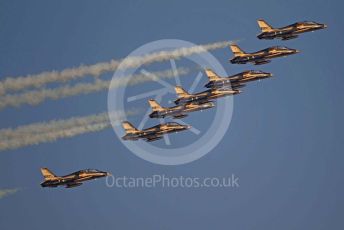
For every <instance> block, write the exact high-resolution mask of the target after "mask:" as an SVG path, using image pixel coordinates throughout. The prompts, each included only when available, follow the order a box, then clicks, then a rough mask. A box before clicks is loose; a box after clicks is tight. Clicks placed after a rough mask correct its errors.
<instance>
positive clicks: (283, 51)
mask: <svg viewBox="0 0 344 230" xmlns="http://www.w3.org/2000/svg"><path fill="white" fill-rule="evenodd" d="M230 49H231V50H232V52H233V54H234V58H232V59H231V60H230V62H231V63H232V64H246V63H248V62H253V63H254V64H255V65H262V64H266V63H269V62H270V60H269V59H272V58H276V57H283V56H287V55H291V54H296V53H299V52H300V51H298V50H296V49H290V48H287V47H283V46H273V47H269V48H266V49H263V50H260V51H258V52H255V53H245V52H244V51H242V50H241V49H240V48H239V46H237V45H236V44H231V45H230Z"/></svg>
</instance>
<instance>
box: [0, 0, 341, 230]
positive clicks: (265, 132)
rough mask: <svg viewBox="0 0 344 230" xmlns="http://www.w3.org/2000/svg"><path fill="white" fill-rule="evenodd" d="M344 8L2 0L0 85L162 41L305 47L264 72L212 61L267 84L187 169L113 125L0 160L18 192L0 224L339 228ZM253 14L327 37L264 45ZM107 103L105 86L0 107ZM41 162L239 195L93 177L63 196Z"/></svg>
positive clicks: (96, 107) (37, 117)
mask: <svg viewBox="0 0 344 230" xmlns="http://www.w3.org/2000/svg"><path fill="white" fill-rule="evenodd" d="M343 7H344V4H343V3H342V1H339V0H337V1H335V0H333V1H325V0H323V1H319V0H313V1H296V0H291V1H281V0H279V1H265V0H261V1H228V0H227V1H213V2H211V3H210V1H199V0H197V1H196V0H195V1H164V3H162V1H136V0H135V1H133V0H129V1H123V2H122V3H119V1H117V2H115V1H106V0H100V1H91V0H84V1H66V0H61V1H43V0H41V1H38V0H34V1H17V0H14V1H13V0H11V1H6V0H2V1H1V2H0V35H1V36H0V54H1V55H0V78H4V77H6V76H17V75H25V74H30V73H39V72H41V71H45V70H52V69H55V70H61V69H63V68H66V67H72V66H78V65H79V64H81V63H84V64H93V63H97V62H100V61H107V60H110V59H112V58H122V57H125V56H126V55H127V54H129V53H130V52H131V51H133V50H134V49H136V48H137V47H139V46H141V45H143V44H145V43H147V42H151V41H154V40H157V39H166V38H176V39H182V40H187V41H190V42H193V43H197V44H203V43H208V42H214V41H222V40H231V39H240V46H241V47H242V48H243V49H244V50H247V51H255V50H258V49H263V48H266V47H267V46H270V45H277V44H283V45H286V46H288V47H291V48H296V49H299V50H301V51H302V52H301V53H300V54H297V55H294V56H290V57H287V58H281V59H278V60H277V59H276V60H273V61H272V63H270V64H268V65H265V66H260V67H253V66H251V65H248V66H236V65H231V64H229V63H228V62H227V61H228V59H229V58H230V57H231V56H232V54H231V53H230V52H229V50H228V49H220V50H216V51H214V52H212V53H213V54H214V55H215V56H216V57H217V58H218V59H219V60H220V61H221V62H222V63H223V65H224V67H225V69H226V70H227V72H228V73H232V74H234V73H237V72H239V71H242V70H245V69H252V68H253V69H262V70H264V71H269V72H272V73H274V75H275V78H274V79H269V80H266V81H261V82H259V83H253V84H251V85H249V86H248V87H246V88H245V90H244V93H243V94H241V95H239V96H236V97H235V99H234V100H235V105H234V114H233V120H232V123H231V126H230V129H229V130H228V132H227V134H226V136H225V137H224V139H223V140H222V141H221V142H220V144H219V145H218V146H217V147H216V148H215V149H214V150H213V151H212V152H211V153H209V154H208V155H206V156H205V157H203V158H201V159H200V160H198V161H195V162H192V163H190V164H186V165H181V166H172V167H167V166H159V165H155V164H151V163H149V162H146V161H144V160H142V159H140V158H138V157H136V156H134V155H133V154H132V153H130V152H129V151H128V150H127V149H126V148H125V147H124V146H123V145H122V143H121V142H120V141H119V140H118V139H117V137H116V136H115V134H114V132H113V130H111V129H108V130H106V131H102V132H98V133H92V134H86V135H82V136H78V137H75V138H71V139H64V140H61V141H58V142H55V143H47V144H41V145H37V146H31V147H27V148H23V149H18V150H14V151H6V152H1V153H0V166H1V170H0V172H1V173H0V188H21V190H20V191H19V192H17V193H15V194H14V195H11V196H8V197H5V198H3V199H0V228H1V229H23V228H26V229H46V228H49V229H95V228H99V229H198V230H201V229H204V230H205V229H256V230H257V229H259V230H266V229H279V230H287V229H288V230H290V229H312V230H320V229H343V227H344V223H343V218H342V214H343V212H344V200H343V193H344V191H343V190H344V186H343V183H342V182H343V179H342V174H343V165H342V164H343V160H344V157H343V147H344V139H343V133H342V130H343V117H344V110H343V102H344V101H343V99H344V97H343V85H344V75H343V66H342V62H343V58H342V54H343V53H344V46H343V34H344V16H343ZM258 18H265V19H266V20H267V21H268V22H270V23H271V24H272V25H274V26H284V25H287V24H291V23H294V22H296V21H303V20H314V21H317V22H322V23H326V24H328V28H327V29H326V30H323V31H318V32H315V33H310V34H305V35H303V36H301V37H300V38H299V39H296V40H291V41H286V42H281V41H259V40H258V39H256V37H255V36H256V35H257V34H258V32H259V30H258V26H257V24H256V19H258ZM177 64H178V63H177ZM110 76H111V74H110ZM198 90H201V88H198ZM106 105H107V92H105V91H104V92H101V93H96V94H90V95H87V96H77V97H72V98H67V99H64V100H59V101H47V102H45V103H43V104H41V105H40V106H37V107H31V106H22V107H21V108H20V109H13V108H9V109H6V110H3V111H1V112H0V120H1V122H0V127H1V128H5V127H10V126H13V127H15V126H18V125H22V124H28V123H31V122H37V121H42V120H51V119H58V118H68V117H71V116H79V115H88V114H92V113H96V112H102V111H104V110H106V108H107V107H106ZM188 119H192V118H188ZM198 122H207V120H201V121H198ZM185 137H186V138H187V135H185ZM186 140H187V139H186ZM43 166H45V167H49V168H51V169H52V170H54V171H55V172H56V173H57V174H67V173H69V172H72V171H76V170H78V169H82V168H98V169H101V170H106V171H110V172H112V173H113V174H115V175H122V176H124V175H125V176H150V175H152V174H165V175H168V176H180V175H183V176H199V177H203V176H218V177H223V176H228V175H230V174H232V173H234V174H235V175H237V176H239V177H240V188H237V189H232V190H231V189H161V188H156V189H143V188H141V189H127V190H126V189H115V188H111V189H109V188H107V187H105V184H104V181H103V180H98V181H95V182H90V183H87V184H85V185H84V186H82V187H78V188H75V189H70V190H66V189H42V188H41V187H40V186H39V183H40V182H41V181H42V176H41V174H40V172H39V168H40V167H43Z"/></svg>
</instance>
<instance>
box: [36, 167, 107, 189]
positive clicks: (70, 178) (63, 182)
mask: <svg viewBox="0 0 344 230" xmlns="http://www.w3.org/2000/svg"><path fill="white" fill-rule="evenodd" d="M41 172H42V174H43V176H44V182H42V183H41V186H42V187H57V186H65V187H66V188H73V187H77V186H80V185H82V182H84V181H87V180H94V179H97V178H100V177H106V176H108V175H110V174H109V173H107V172H102V171H99V170H96V169H84V170H80V171H77V172H74V173H71V174H68V175H66V176H56V175H55V174H54V173H52V172H51V171H50V170H49V169H48V168H41Z"/></svg>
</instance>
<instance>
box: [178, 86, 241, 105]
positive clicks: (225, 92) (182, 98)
mask: <svg viewBox="0 0 344 230" xmlns="http://www.w3.org/2000/svg"><path fill="white" fill-rule="evenodd" d="M174 89H175V91H176V93H177V96H178V98H177V99H176V100H175V101H174V103H175V104H176V105H183V104H190V103H194V104H204V103H208V102H210V101H211V100H214V99H217V98H220V97H225V96H231V95H236V94H238V93H241V91H240V90H232V89H208V90H206V91H203V92H200V93H196V94H189V93H188V92H186V91H185V90H184V89H183V88H182V87H180V86H176V87H175V88H174Z"/></svg>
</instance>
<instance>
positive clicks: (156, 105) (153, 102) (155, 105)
mask: <svg viewBox="0 0 344 230" xmlns="http://www.w3.org/2000/svg"><path fill="white" fill-rule="evenodd" d="M148 103H149V105H150V107H151V108H152V110H153V111H162V110H164V108H163V107H162V106H161V105H159V103H158V102H156V100H154V99H150V100H149V101H148Z"/></svg>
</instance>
